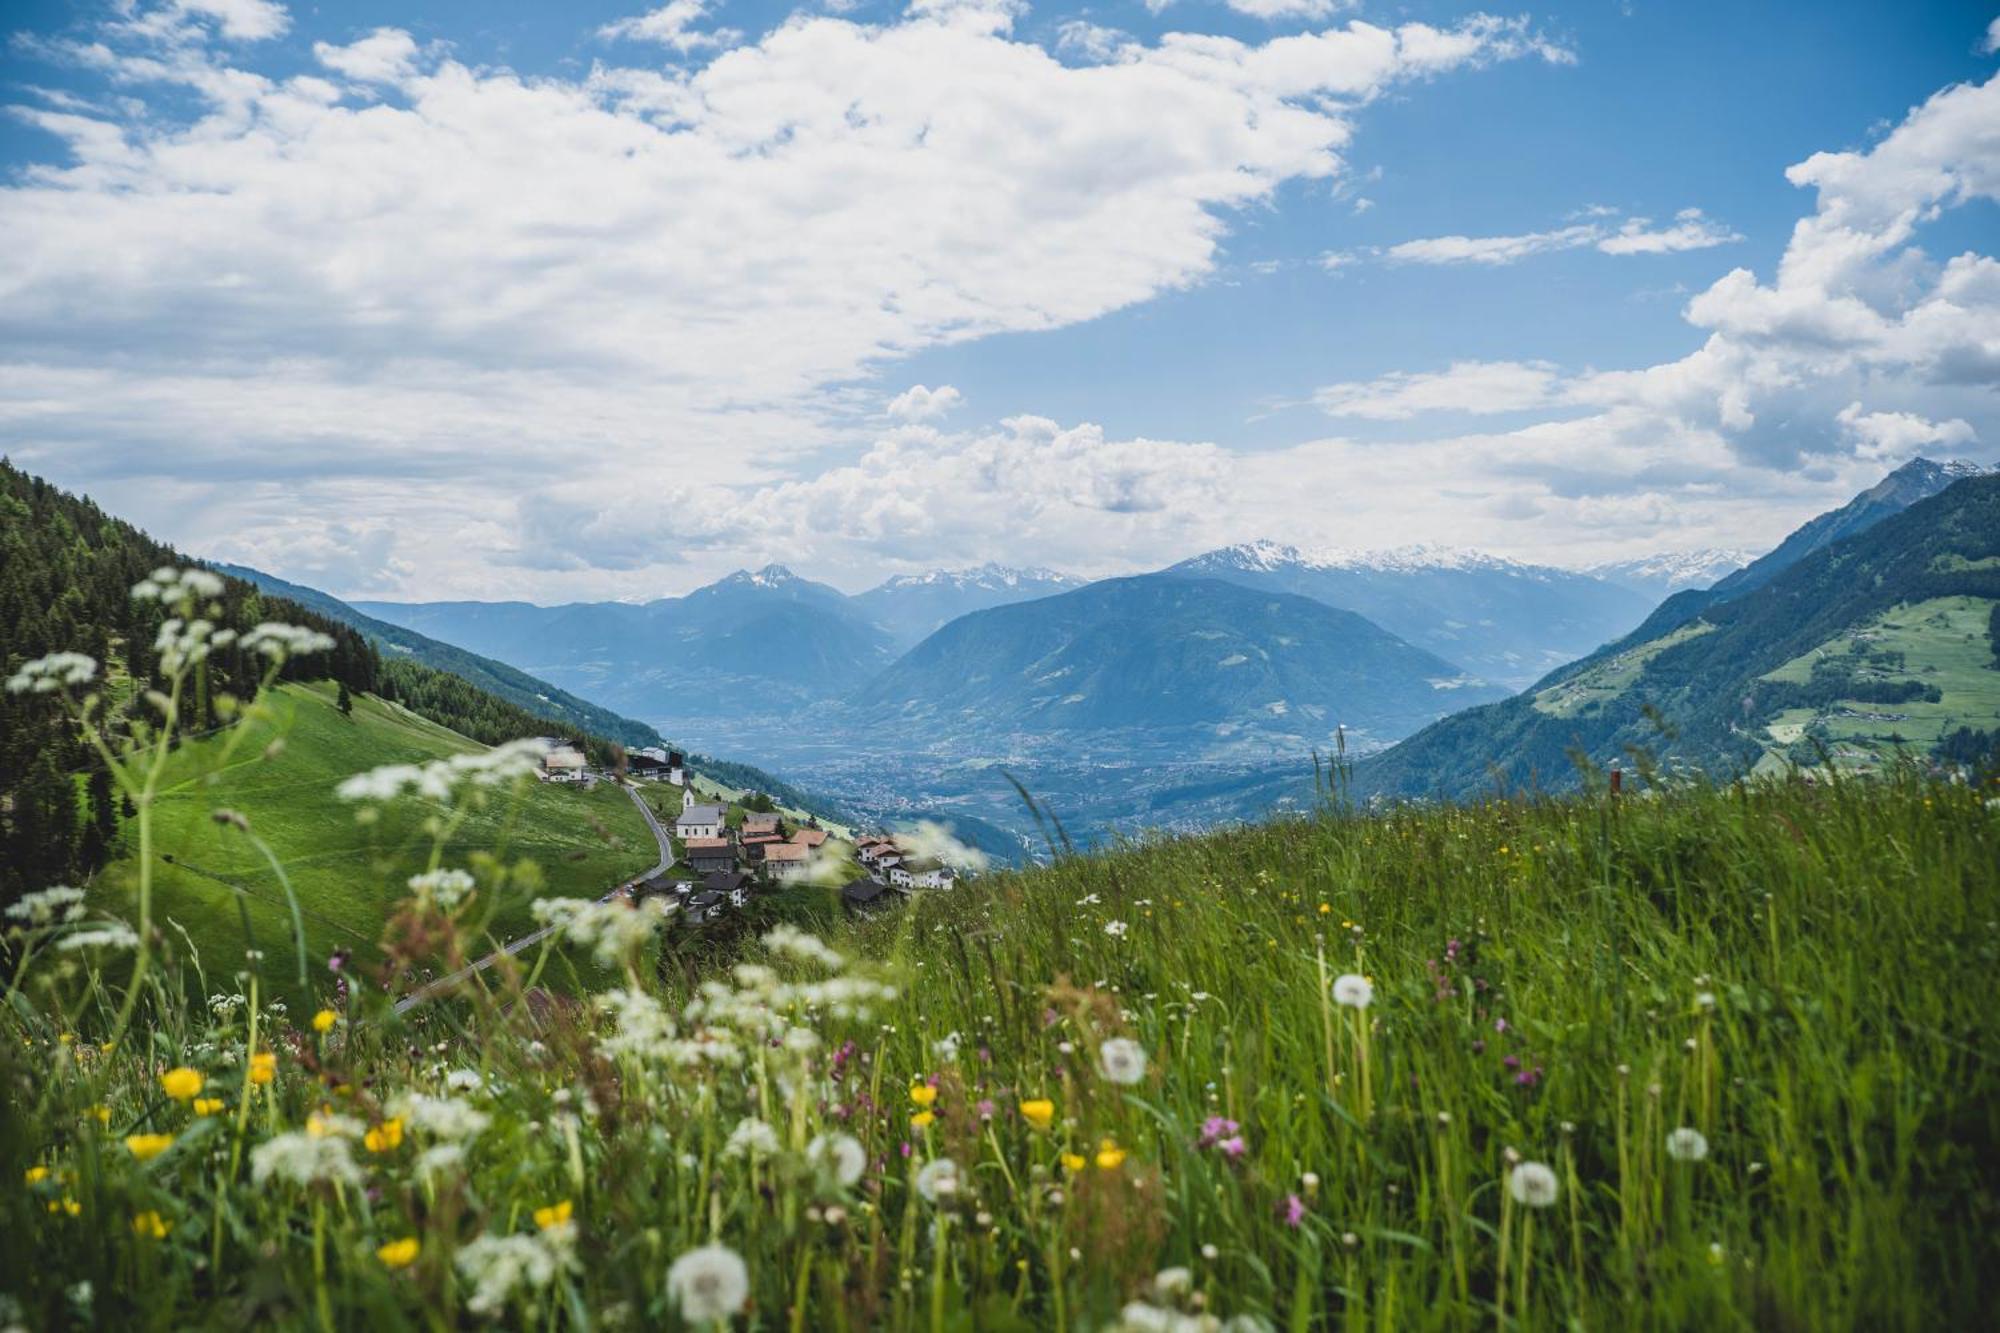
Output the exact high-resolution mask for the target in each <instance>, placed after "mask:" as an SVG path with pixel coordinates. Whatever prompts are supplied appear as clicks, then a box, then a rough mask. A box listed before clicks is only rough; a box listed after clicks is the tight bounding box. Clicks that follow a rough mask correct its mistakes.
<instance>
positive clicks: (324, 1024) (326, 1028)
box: [313, 1009, 340, 1034]
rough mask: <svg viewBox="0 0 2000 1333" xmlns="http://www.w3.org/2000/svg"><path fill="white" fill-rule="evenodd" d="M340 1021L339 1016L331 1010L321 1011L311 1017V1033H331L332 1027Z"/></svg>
mask: <svg viewBox="0 0 2000 1333" xmlns="http://www.w3.org/2000/svg"><path fill="white" fill-rule="evenodd" d="M339 1021H340V1015H339V1014H336V1013H335V1012H333V1010H331V1009H322V1010H320V1011H319V1012H318V1013H316V1014H314V1015H313V1031H314V1032H318V1033H321V1034H325V1033H328V1032H331V1031H333V1025H334V1024H335V1023H338V1022H339Z"/></svg>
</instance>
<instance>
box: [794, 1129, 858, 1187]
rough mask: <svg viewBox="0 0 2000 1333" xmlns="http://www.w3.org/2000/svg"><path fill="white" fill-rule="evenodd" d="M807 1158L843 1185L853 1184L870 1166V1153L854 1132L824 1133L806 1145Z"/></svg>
mask: <svg viewBox="0 0 2000 1333" xmlns="http://www.w3.org/2000/svg"><path fill="white" fill-rule="evenodd" d="M806 1160H807V1161H808V1162H811V1163H812V1164H813V1165H814V1166H816V1167H818V1168H819V1169H821V1170H823V1171H825V1172H827V1173H828V1174H829V1175H831V1176H832V1177H833V1178H834V1179H835V1180H836V1181H838V1182H840V1184H842V1185H847V1186H852V1185H854V1184H857V1183H858V1182H859V1181H860V1179H861V1173H862V1172H863V1171H865V1170H866V1169H867V1167H868V1154H867V1152H866V1151H865V1150H864V1149H863V1148H862V1147H861V1140H859V1139H857V1138H855V1137H854V1136H853V1135H852V1134H822V1135H820V1136H819V1137H818V1138H816V1139H814V1140H813V1141H812V1142H811V1143H810V1144H808V1145H807V1146H806Z"/></svg>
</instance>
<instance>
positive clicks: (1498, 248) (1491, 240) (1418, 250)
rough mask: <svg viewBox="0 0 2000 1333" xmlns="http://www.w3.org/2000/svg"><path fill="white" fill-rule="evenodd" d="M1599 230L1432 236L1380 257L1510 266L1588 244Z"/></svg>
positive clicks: (1399, 260)
mask: <svg viewBox="0 0 2000 1333" xmlns="http://www.w3.org/2000/svg"><path fill="white" fill-rule="evenodd" d="M1599 231H1600V229H1599V228H1597V227H1584V226H1577V227H1563V228H1561V229H1559V230H1556V231H1532V232H1526V233H1524V234H1522V235H1518V236H1432V237H1428V238H1426V239H1424V240H1419V241H1404V242H1402V243H1401V244H1399V245H1392V246H1390V247H1389V248H1388V249H1386V250H1385V251H1383V254H1384V255H1386V256H1387V257H1388V258H1389V259H1391V260H1394V261H1395V262H1396V263H1399V264H1512V263H1515V262H1517V261H1519V260H1522V259H1526V258H1527V257H1528V256H1529V255H1538V254H1544V253H1546V252H1548V251H1550V250H1574V249H1576V248H1577V247H1578V246H1583V245H1589V244H1590V243H1591V242H1593V241H1594V240H1596V239H1597V236H1598V234H1599Z"/></svg>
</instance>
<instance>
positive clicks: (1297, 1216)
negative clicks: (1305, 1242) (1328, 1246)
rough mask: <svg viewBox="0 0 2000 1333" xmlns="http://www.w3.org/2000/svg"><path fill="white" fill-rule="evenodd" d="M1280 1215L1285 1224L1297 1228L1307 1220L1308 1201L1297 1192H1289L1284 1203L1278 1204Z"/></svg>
mask: <svg viewBox="0 0 2000 1333" xmlns="http://www.w3.org/2000/svg"><path fill="white" fill-rule="evenodd" d="M1278 1216H1280V1217H1281V1218H1283V1219H1284V1222H1285V1225H1286V1226H1288V1227H1292V1228H1294V1229H1296V1228H1297V1227H1298V1226H1299V1225H1300V1224H1301V1223H1303V1222H1304V1221H1305V1220H1306V1202H1305V1200H1304V1199H1301V1198H1300V1197H1299V1196H1298V1195H1296V1194H1287V1195H1286V1196H1285V1201H1284V1203H1282V1204H1280V1205H1279V1206H1278Z"/></svg>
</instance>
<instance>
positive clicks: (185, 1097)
mask: <svg viewBox="0 0 2000 1333" xmlns="http://www.w3.org/2000/svg"><path fill="white" fill-rule="evenodd" d="M201 1085H202V1077H201V1075H200V1074H199V1073H197V1072H196V1071H194V1070H192V1069H189V1068H188V1067H187V1066H186V1065H182V1066H180V1068H178V1069H169V1070H168V1071H167V1072H166V1073H164V1074H162V1075H160V1091H162V1092H164V1093H166V1094H167V1096H169V1097H171V1098H173V1099H174V1100H175V1101H177V1102H185V1101H192V1100H193V1099H194V1095H195V1094H196V1093H197V1092H200V1091H201Z"/></svg>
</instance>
